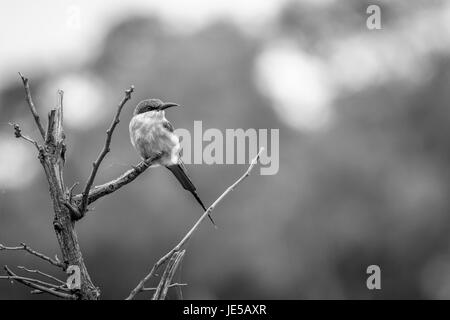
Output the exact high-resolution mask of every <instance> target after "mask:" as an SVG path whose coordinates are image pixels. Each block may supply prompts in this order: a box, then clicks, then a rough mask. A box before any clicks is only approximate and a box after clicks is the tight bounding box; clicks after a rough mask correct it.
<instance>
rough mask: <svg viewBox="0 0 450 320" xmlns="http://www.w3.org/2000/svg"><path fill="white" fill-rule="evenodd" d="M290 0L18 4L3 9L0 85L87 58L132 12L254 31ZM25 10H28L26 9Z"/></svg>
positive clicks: (174, 22) (45, 0)
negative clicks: (32, 70)
mask: <svg viewBox="0 0 450 320" xmlns="http://www.w3.org/2000/svg"><path fill="white" fill-rule="evenodd" d="M285 2H286V0H280V1H258V0H246V1H240V0H227V1H208V0H190V1H188V2H187V1H175V0H151V1H145V0H144V1H143V0H128V1H120V0H96V1H92V0H40V1H27V0H16V1H8V3H7V4H5V3H3V4H2V5H1V7H2V8H1V10H0V26H1V28H0V39H1V42H2V48H1V49H0V70H1V71H2V72H1V74H0V85H1V84H2V83H3V82H4V81H5V79H4V77H5V76H6V75H5V72H6V73H8V74H9V73H10V72H14V73H15V72H16V71H17V70H16V69H17V67H18V66H19V65H22V64H24V63H26V64H27V65H29V66H33V65H36V64H38V65H39V66H40V67H45V68H46V69H47V68H48V69H52V68H55V67H56V66H57V65H58V64H60V63H63V62H64V61H67V60H68V57H70V60H71V61H79V62H80V63H81V62H82V61H83V59H88V58H89V56H90V55H91V54H92V53H93V52H95V49H96V46H98V45H99V43H100V41H101V39H102V36H103V35H104V34H105V33H106V32H107V30H108V28H109V27H110V26H111V25H112V24H114V23H117V21H120V20H121V18H122V17H123V18H125V17H126V15H127V14H130V13H142V14H149V15H150V14H153V13H155V14H157V15H158V16H160V17H162V18H163V19H164V20H166V22H169V23H170V24H171V26H173V27H174V28H178V29H179V30H188V31H189V30H194V29H196V28H199V27H202V26H204V25H205V24H207V23H209V22H211V21H213V20H215V19H220V18H223V17H226V18H230V19H232V20H234V21H235V22H237V23H238V24H241V25H244V26H247V27H248V28H252V26H257V25H258V24H261V23H265V22H267V21H269V20H270V19H271V18H273V17H274V16H275V15H276V14H277V13H278V11H279V9H280V8H281V7H282V5H283V4H284V3H285ZM24 8H27V10H24Z"/></svg>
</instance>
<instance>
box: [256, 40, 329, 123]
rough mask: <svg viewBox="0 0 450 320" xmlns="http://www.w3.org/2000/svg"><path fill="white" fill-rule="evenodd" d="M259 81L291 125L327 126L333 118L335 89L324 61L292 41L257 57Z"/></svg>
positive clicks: (283, 117)
mask: <svg viewBox="0 0 450 320" xmlns="http://www.w3.org/2000/svg"><path fill="white" fill-rule="evenodd" d="M256 81H257V84H258V86H259V88H260V90H261V92H262V93H263V94H266V95H268V96H269V97H270V98H271V99H272V100H273V107H274V110H275V111H276V112H277V113H278V115H279V116H280V117H281V118H282V119H283V120H284V121H286V122H287V123H288V124H290V125H291V126H293V127H295V128H297V129H300V130H306V131H315V130H319V129H325V128H326V127H327V125H329V124H330V121H331V120H332V113H331V108H330V103H331V100H332V97H333V92H332V89H331V87H330V85H329V83H328V80H327V78H326V70H325V66H324V64H323V63H322V62H321V60H319V59H318V58H315V57H313V56H311V55H308V54H307V53H305V52H303V51H301V50H300V49H299V48H297V47H295V46H293V45H286V44H280V45H274V46H273V47H270V48H268V49H266V50H265V51H263V52H262V54H261V55H260V56H259V57H258V59H257V61H256Z"/></svg>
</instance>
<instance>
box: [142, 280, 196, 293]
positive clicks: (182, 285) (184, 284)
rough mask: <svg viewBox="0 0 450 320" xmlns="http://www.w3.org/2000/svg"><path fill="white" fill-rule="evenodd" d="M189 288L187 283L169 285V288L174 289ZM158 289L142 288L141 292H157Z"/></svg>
mask: <svg viewBox="0 0 450 320" xmlns="http://www.w3.org/2000/svg"><path fill="white" fill-rule="evenodd" d="M184 286H187V283H178V282H175V283H171V284H169V286H168V288H174V287H184ZM156 289H158V287H154V288H142V290H141V291H155V290H156Z"/></svg>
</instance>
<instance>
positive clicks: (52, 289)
mask: <svg viewBox="0 0 450 320" xmlns="http://www.w3.org/2000/svg"><path fill="white" fill-rule="evenodd" d="M4 268H5V270H6V272H7V273H8V276H0V279H8V280H15V281H17V282H19V283H21V284H23V285H25V286H28V287H30V288H33V289H36V290H39V291H43V292H46V293H49V294H51V295H54V296H56V297H58V298H63V299H70V300H75V299H77V296H76V295H74V294H69V293H64V292H59V291H57V289H62V288H60V287H58V286H54V285H52V284H51V283H46V282H43V281H40V280H36V279H31V278H25V277H20V276H18V275H16V274H15V273H14V272H12V271H11V269H9V268H8V266H4Z"/></svg>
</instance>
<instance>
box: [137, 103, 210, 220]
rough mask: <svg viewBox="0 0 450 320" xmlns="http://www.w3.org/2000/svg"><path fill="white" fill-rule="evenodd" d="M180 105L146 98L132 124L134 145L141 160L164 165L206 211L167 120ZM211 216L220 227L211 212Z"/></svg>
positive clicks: (155, 164) (176, 137)
mask: <svg viewBox="0 0 450 320" xmlns="http://www.w3.org/2000/svg"><path fill="white" fill-rule="evenodd" d="M179 106H180V105H179V104H177V103H173V102H162V101H161V100H160V99H145V100H142V101H141V102H139V103H138V104H137V105H136V107H135V109H134V112H133V117H132V118H131V121H130V125H129V131H130V140H131V144H132V145H133V147H134V148H135V149H136V151H137V152H138V153H139V155H140V156H141V158H142V159H144V160H147V159H150V158H153V159H156V160H154V162H152V166H164V167H166V168H167V169H169V170H170V171H171V172H172V173H173V175H174V176H175V177H176V178H177V180H178V181H179V182H180V184H181V185H182V186H183V188H184V189H186V190H188V191H189V192H190V193H191V194H192V195H193V196H194V198H195V199H196V200H197V202H198V203H199V204H200V206H201V207H202V208H203V210H204V211H206V210H207V209H206V207H205V205H204V204H203V201H202V200H201V199H200V196H199V195H198V193H197V190H196V187H195V185H194V184H193V183H192V181H191V179H190V178H189V176H188V175H187V170H186V166H185V165H184V163H183V161H182V159H181V155H180V152H181V145H180V141H179V138H178V136H177V135H175V133H174V128H173V126H172V124H171V123H170V122H169V121H168V120H167V119H166V117H165V110H166V109H167V108H171V107H179ZM208 217H209V219H210V220H211V223H212V224H213V226H214V227H215V228H217V226H216V223H215V222H214V220H213V218H212V217H211V215H210V214H209V213H208Z"/></svg>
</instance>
